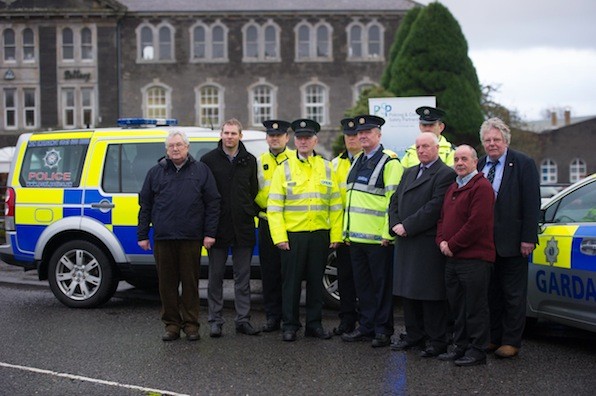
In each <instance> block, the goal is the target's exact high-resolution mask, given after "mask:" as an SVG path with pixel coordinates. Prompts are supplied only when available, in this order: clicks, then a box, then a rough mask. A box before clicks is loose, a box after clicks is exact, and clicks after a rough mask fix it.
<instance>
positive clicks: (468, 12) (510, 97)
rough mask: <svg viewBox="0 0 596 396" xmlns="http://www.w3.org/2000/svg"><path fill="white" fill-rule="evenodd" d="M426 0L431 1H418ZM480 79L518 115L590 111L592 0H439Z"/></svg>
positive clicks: (594, 111)
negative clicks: (463, 40) (458, 31)
mask: <svg viewBox="0 0 596 396" xmlns="http://www.w3.org/2000/svg"><path fill="white" fill-rule="evenodd" d="M418 2H419V3H421V4H429V3H431V2H432V1H431V0H418ZM439 2H440V3H442V4H443V5H444V6H445V7H447V8H448V9H449V11H450V12H451V14H453V16H454V17H455V19H457V21H458V22H459V24H460V26H461V28H462V30H463V32H464V35H465V37H466V39H467V41H468V46H469V51H470V52H469V55H470V58H471V59H472V62H474V66H475V67H476V72H477V73H478V78H479V79H480V82H481V83H482V84H483V85H492V86H495V87H497V86H498V87H499V92H498V93H497V94H495V96H494V97H495V99H496V100H497V102H499V103H501V104H502V105H504V106H506V107H508V108H510V109H514V110H517V111H518V112H519V114H520V115H521V116H522V118H523V119H524V120H526V121H532V120H537V119H541V118H543V112H544V110H546V109H550V108H554V107H556V108H570V109H571V114H572V116H588V115H594V116H596V0H559V1H555V0H439Z"/></svg>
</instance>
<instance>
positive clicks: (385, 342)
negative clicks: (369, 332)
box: [372, 334, 391, 348]
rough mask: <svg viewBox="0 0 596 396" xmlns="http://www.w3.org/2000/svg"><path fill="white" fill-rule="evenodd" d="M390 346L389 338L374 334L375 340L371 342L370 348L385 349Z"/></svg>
mask: <svg viewBox="0 0 596 396" xmlns="http://www.w3.org/2000/svg"><path fill="white" fill-rule="evenodd" d="M389 344H391V338H390V337H389V336H388V335H387V334H376V335H375V338H374V339H373V340H372V347H373V348H381V347H386V346H389Z"/></svg>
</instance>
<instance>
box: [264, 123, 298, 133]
mask: <svg viewBox="0 0 596 396" xmlns="http://www.w3.org/2000/svg"><path fill="white" fill-rule="evenodd" d="M263 126H264V127H265V128H266V130H265V132H267V134H268V135H281V134H284V133H288V129H290V127H291V126H292V124H290V123H289V122H288V121H282V120H266V121H263Z"/></svg>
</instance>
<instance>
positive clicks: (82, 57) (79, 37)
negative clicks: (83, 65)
mask: <svg viewBox="0 0 596 396" xmlns="http://www.w3.org/2000/svg"><path fill="white" fill-rule="evenodd" d="M57 42H58V44H57V45H58V48H59V52H60V54H59V55H58V59H60V60H61V61H62V62H65V63H68V64H72V63H73V62H87V63H88V62H90V61H93V60H94V58H95V30H94V27H93V26H91V27H86V26H68V27H65V28H62V29H59V30H58V37H57Z"/></svg>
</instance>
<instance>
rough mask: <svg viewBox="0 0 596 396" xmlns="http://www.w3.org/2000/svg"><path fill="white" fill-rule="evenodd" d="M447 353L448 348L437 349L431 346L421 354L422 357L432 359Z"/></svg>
mask: <svg viewBox="0 0 596 396" xmlns="http://www.w3.org/2000/svg"><path fill="white" fill-rule="evenodd" d="M445 352H447V348H436V347H434V346H432V345H431V346H429V347H428V348H426V349H425V350H423V351H422V352H420V357H423V358H430V357H437V356H439V355H441V354H443V353H445Z"/></svg>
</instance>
